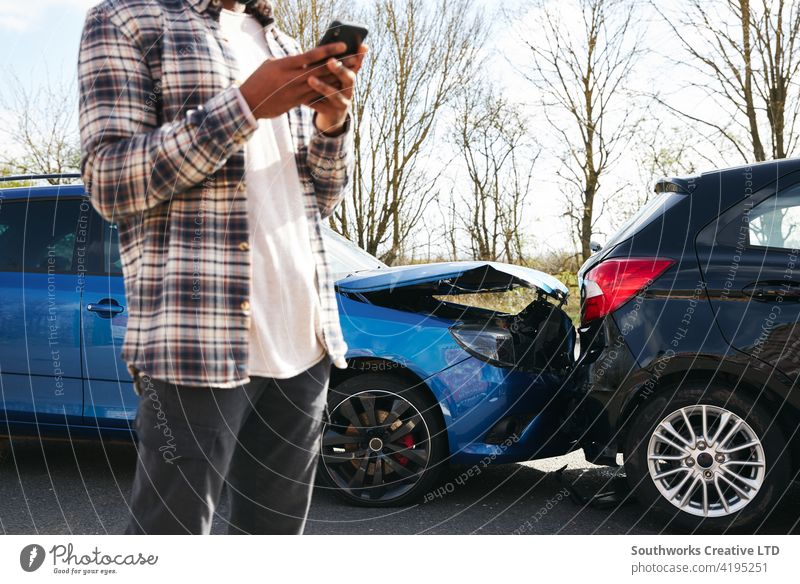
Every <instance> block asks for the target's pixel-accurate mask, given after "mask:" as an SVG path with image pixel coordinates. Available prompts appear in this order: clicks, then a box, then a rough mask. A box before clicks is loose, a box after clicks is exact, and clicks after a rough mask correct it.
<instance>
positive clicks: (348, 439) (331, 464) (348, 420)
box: [322, 390, 431, 501]
mask: <svg viewBox="0 0 800 584" xmlns="http://www.w3.org/2000/svg"><path fill="white" fill-rule="evenodd" d="M430 457H431V437H430V433H429V431H428V426H427V424H426V423H425V420H424V419H423V418H422V415H421V414H420V412H419V410H417V408H415V407H414V406H413V405H412V404H411V403H410V402H409V401H408V400H406V399H405V398H403V397H402V396H400V395H398V394H396V393H392V392H389V391H381V390H374V391H365V392H361V393H357V394H355V395H352V396H348V397H346V398H345V399H344V400H343V401H342V402H341V403H339V404H338V405H337V406H336V407H335V408H334V409H333V410H332V411H331V413H330V420H329V421H328V423H327V424H326V425H325V428H324V430H323V434H322V462H323V466H324V468H325V470H326V471H327V474H328V476H329V477H330V478H331V479H332V480H333V483H334V484H335V485H336V487H337V488H339V489H341V490H343V491H344V492H346V493H347V494H348V495H350V496H351V497H354V498H356V499H359V500H363V501H389V500H392V499H397V498H399V497H402V496H403V495H405V494H406V493H408V492H409V491H410V490H411V489H413V488H414V486H415V485H416V484H417V483H418V482H419V481H420V479H421V478H422V476H423V474H424V473H425V471H426V469H427V468H428V465H429V463H430Z"/></svg>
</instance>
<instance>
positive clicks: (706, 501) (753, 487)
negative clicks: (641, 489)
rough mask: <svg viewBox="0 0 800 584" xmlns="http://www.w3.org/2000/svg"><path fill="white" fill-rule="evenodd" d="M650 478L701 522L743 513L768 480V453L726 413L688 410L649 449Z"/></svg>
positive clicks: (666, 423) (670, 420) (671, 418)
mask: <svg viewBox="0 0 800 584" xmlns="http://www.w3.org/2000/svg"><path fill="white" fill-rule="evenodd" d="M647 465H648V469H649V472H650V477H651V478H652V480H653V482H654V483H655V485H656V487H657V488H658V491H659V492H660V493H661V495H662V496H663V497H664V498H665V499H667V500H668V501H669V502H670V503H672V505H674V506H675V507H677V508H678V509H680V510H682V511H685V512H686V513H690V514H692V515H695V516H699V517H724V516H727V515H731V514H734V513H737V512H739V511H741V510H742V509H743V508H744V507H746V506H747V505H748V504H749V503H750V501H752V500H753V498H754V497H755V496H756V495H757V494H758V492H759V490H760V489H761V487H762V485H763V484H764V477H765V475H766V468H767V463H766V457H765V455H764V447H763V445H762V443H761V440H760V438H759V437H758V435H757V434H756V433H755V431H753V429H752V428H751V427H750V426H749V425H748V424H747V422H745V421H744V420H743V419H742V418H740V417H739V416H737V415H736V414H734V413H733V412H731V411H728V410H726V409H725V408H721V407H717V406H709V405H695V406H688V407H684V408H681V409H679V410H676V411H674V412H672V413H671V414H669V415H668V416H667V417H665V418H664V419H663V420H661V422H659V424H658V425H657V426H656V428H655V429H654V430H653V433H652V435H651V437H650V441H649V444H648V446H647Z"/></svg>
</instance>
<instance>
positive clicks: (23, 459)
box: [0, 442, 800, 534]
mask: <svg viewBox="0 0 800 584" xmlns="http://www.w3.org/2000/svg"><path fill="white" fill-rule="evenodd" d="M134 461H135V451H134V448H133V446H131V445H129V444H119V443H113V444H111V443H108V444H100V443H75V444H69V443H64V442H59V443H46V444H39V443H36V442H26V443H14V445H13V449H12V448H8V447H6V448H4V449H2V450H0V531H1V532H3V533H7V534H33V533H43V534H104V533H112V534H113V533H121V532H122V531H123V530H124V527H125V524H126V513H127V508H126V503H125V499H126V497H127V495H128V491H129V488H130V484H131V480H132V478H133V468H134ZM564 465H567V469H566V470H565V471H564V472H563V473H562V474H561V477H560V478H559V473H558V472H556V471H557V470H558V469H560V468H561V467H563V466H564ZM464 470H466V469H458V468H457V469H454V471H453V476H452V477H451V480H450V481H449V486H448V483H445V484H444V485H445V487H446V490H445V491H442V493H443V495H442V496H441V497H434V498H432V500H430V501H429V502H427V503H420V504H417V505H414V506H411V507H407V508H393V509H363V508H357V507H352V506H348V505H347V504H344V503H342V502H340V501H339V499H338V498H337V497H336V496H335V495H334V494H333V493H331V492H329V491H328V490H326V489H324V488H318V489H317V490H316V493H315V497H314V502H313V505H312V509H311V513H310V516H309V521H308V525H307V529H306V532H307V533H312V534H373V533H374V534H425V533H435V534H469V533H487V534H513V533H518V534H539V533H568V534H593V533H602V534H621V533H677V532H679V531H678V530H677V529H675V528H674V527H673V526H669V525H665V524H664V523H663V522H662V521H660V520H659V519H658V518H651V517H650V516H643V513H642V509H641V508H640V507H639V506H638V505H637V504H635V503H633V502H631V501H626V502H624V503H622V504H620V505H614V506H612V507H611V508H606V509H601V508H595V507H593V506H586V505H579V504H576V503H575V502H574V501H572V500H570V498H569V497H568V496H567V495H566V491H565V490H564V485H565V484H574V485H575V488H577V489H579V490H580V492H582V493H584V494H586V493H593V492H598V491H603V490H607V488H608V484H609V482H610V481H612V479H613V477H614V473H615V471H614V469H611V468H609V467H596V466H592V465H590V464H587V463H586V462H585V461H584V460H583V457H582V455H581V454H580V453H574V454H572V455H570V456H566V457H560V458H553V459H548V460H544V461H537V462H532V463H525V464H514V465H497V466H493V467H491V466H490V467H489V468H487V469H485V470H482V471H481V472H480V474H478V475H476V476H473V477H471V478H468V479H467V480H461V481H456V480H455V479H456V478H457V477H458V476H459V475H460V473H461V472H462V471H464ZM784 499H785V501H784V503H783V504H782V505H781V506H780V507H779V508H778V509H777V510H776V511H775V512H774V514H773V515H774V516H773V517H768V518H765V523H764V525H763V527H762V531H763V532H764V533H780V534H782V533H789V532H792V530H794V532H795V533H800V526H798V525H797V522H798V518H800V485H794V486H793V487H792V488H791V490H790V491H789V492H788V493H787V494H786V496H785V498H784ZM225 513H226V505H225V503H224V501H223V503H222V505H221V506H220V509H219V515H220V517H218V518H217V520H216V521H215V523H214V528H213V531H214V532H215V533H224V532H225V523H224V516H225Z"/></svg>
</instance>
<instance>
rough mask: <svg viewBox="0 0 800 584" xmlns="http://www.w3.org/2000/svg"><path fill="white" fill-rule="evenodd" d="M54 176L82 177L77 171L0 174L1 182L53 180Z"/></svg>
mask: <svg viewBox="0 0 800 584" xmlns="http://www.w3.org/2000/svg"><path fill="white" fill-rule="evenodd" d="M54 178H59V179H60V178H64V179H67V178H68V179H75V178H81V175H80V174H78V173H77V172H73V173H56V174H17V175H10V176H0V182H12V181H13V182H19V181H24V180H51V179H54Z"/></svg>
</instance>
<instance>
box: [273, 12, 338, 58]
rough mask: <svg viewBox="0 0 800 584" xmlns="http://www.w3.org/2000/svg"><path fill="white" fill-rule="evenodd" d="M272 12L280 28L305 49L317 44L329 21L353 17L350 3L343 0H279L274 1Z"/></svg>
mask: <svg viewBox="0 0 800 584" xmlns="http://www.w3.org/2000/svg"><path fill="white" fill-rule="evenodd" d="M274 14H275V20H276V21H277V22H278V24H279V26H280V27H281V30H283V31H284V32H286V33H287V34H288V35H290V36H291V37H292V38H295V39H297V40H298V41H299V42H300V45H301V46H302V47H303V48H305V49H306V50H308V49H310V48H312V47H313V46H315V45H316V44H317V42H318V41H319V39H321V38H322V35H323V33H324V32H325V28H326V27H327V26H328V24H329V23H330V22H332V21H333V20H336V19H340V20H341V19H348V20H350V19H352V18H354V11H353V8H352V3H351V2H345V1H344V0H280V2H275V3H274Z"/></svg>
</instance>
